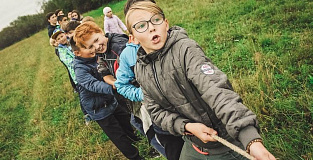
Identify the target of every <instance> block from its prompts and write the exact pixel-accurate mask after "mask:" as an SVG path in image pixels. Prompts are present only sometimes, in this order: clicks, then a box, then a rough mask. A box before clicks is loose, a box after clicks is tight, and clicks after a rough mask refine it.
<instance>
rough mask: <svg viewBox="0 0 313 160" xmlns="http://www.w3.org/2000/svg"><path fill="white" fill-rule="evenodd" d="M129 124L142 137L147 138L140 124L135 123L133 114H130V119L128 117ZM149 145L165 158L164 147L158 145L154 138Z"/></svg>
mask: <svg viewBox="0 0 313 160" xmlns="http://www.w3.org/2000/svg"><path fill="white" fill-rule="evenodd" d="M130 124H132V125H133V126H134V127H135V128H136V129H137V130H138V131H139V132H140V133H141V134H142V135H144V136H147V135H146V134H145V133H144V131H143V127H142V122H138V121H136V119H135V116H134V115H133V114H131V117H130ZM151 128H152V127H151ZM152 129H153V128H152ZM150 144H151V146H152V147H153V148H155V149H156V150H157V151H158V152H159V153H161V154H162V155H163V156H164V157H166V155H165V149H164V147H163V146H162V145H160V143H159V142H158V141H157V140H156V138H155V136H153V137H152V138H151V142H150Z"/></svg>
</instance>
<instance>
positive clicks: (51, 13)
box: [46, 12, 54, 20]
mask: <svg viewBox="0 0 313 160" xmlns="http://www.w3.org/2000/svg"><path fill="white" fill-rule="evenodd" d="M52 15H54V13H53V12H49V13H47V14H46V18H47V20H49V19H50V17H51V16H52Z"/></svg>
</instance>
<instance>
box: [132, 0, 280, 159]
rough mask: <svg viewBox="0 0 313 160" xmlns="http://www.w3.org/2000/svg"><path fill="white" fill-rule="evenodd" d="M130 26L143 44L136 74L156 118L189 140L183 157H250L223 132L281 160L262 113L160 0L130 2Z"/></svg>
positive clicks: (260, 153) (258, 155)
mask: <svg viewBox="0 0 313 160" xmlns="http://www.w3.org/2000/svg"><path fill="white" fill-rule="evenodd" d="M126 26H127V29H128V31H129V33H130V34H131V35H132V36H133V37H134V39H135V40H137V41H139V43H140V45H141V47H140V48H139V49H138V53H137V55H138V63H137V64H136V67H135V75H136V79H137V81H138V82H139V84H140V86H141V89H142V91H143V94H144V103H145V104H146V105H147V110H148V112H149V113H150V116H151V118H152V120H153V122H154V123H155V124H156V125H158V126H159V127H161V128H162V129H163V130H166V131H169V132H170V133H171V134H173V135H183V138H184V140H185V143H184V147H183V149H182V152H181V156H180V159H181V160H189V159H199V160H201V159H244V157H242V156H241V155H239V154H238V153H236V152H234V151H232V150H231V149H229V148H227V147H226V146H223V145H222V144H221V143H219V142H216V140H215V139H214V138H212V137H211V135H217V134H218V135H219V136H220V137H222V138H224V139H227V140H228V141H229V142H231V143H233V144H234V145H237V146H239V147H242V148H245V149H246V150H247V152H248V153H249V154H251V155H252V156H254V157H255V158H256V159H258V160H259V159H260V160H263V159H264V160H275V157H274V156H273V155H272V154H271V153H270V152H268V151H267V149H266V148H265V147H264V146H263V144H262V139H261V136H260V135H259V133H258V122H257V119H256V115H255V114H254V113H253V112H252V111H251V110H249V109H248V108H247V107H246V106H244V105H243V104H242V101H241V99H240V97H239V96H238V94H237V93H235V92H234V91H233V89H232V86H231V84H230V83H229V81H228V80H227V77H226V75H225V74H224V73H223V72H221V71H220V70H219V69H218V68H217V67H216V66H214V65H213V64H212V62H211V61H210V60H209V59H208V58H207V57H206V56H205V54H204V52H203V50H202V49H201V48H200V47H199V45H198V44H197V43H195V42H194V41H193V40H191V39H189V38H188V36H187V33H186V31H185V30H184V29H182V28H180V27H171V28H169V23H168V21H167V19H166V18H165V16H164V14H163V11H162V9H161V8H160V7H159V6H157V5H156V4H155V3H151V2H137V3H134V4H133V5H131V6H130V8H129V10H128V12H127V15H126Z"/></svg>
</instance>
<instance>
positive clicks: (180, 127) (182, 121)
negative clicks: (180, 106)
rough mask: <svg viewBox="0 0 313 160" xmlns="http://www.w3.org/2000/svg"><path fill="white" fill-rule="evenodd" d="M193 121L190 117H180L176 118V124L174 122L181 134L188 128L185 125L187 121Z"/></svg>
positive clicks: (177, 131)
mask: <svg viewBox="0 0 313 160" xmlns="http://www.w3.org/2000/svg"><path fill="white" fill-rule="evenodd" d="M189 122H191V121H190V120H188V119H184V118H179V119H177V120H175V124H174V129H175V132H176V133H178V134H180V135H184V134H185V132H186V130H185V125H186V123H189Z"/></svg>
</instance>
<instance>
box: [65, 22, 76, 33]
mask: <svg viewBox="0 0 313 160" xmlns="http://www.w3.org/2000/svg"><path fill="white" fill-rule="evenodd" d="M79 25H80V22H79V21H70V22H68V23H67V24H66V25H65V26H64V27H63V31H64V32H65V33H68V32H69V31H71V30H75V29H76V28H77V27H78V26H79Z"/></svg>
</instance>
